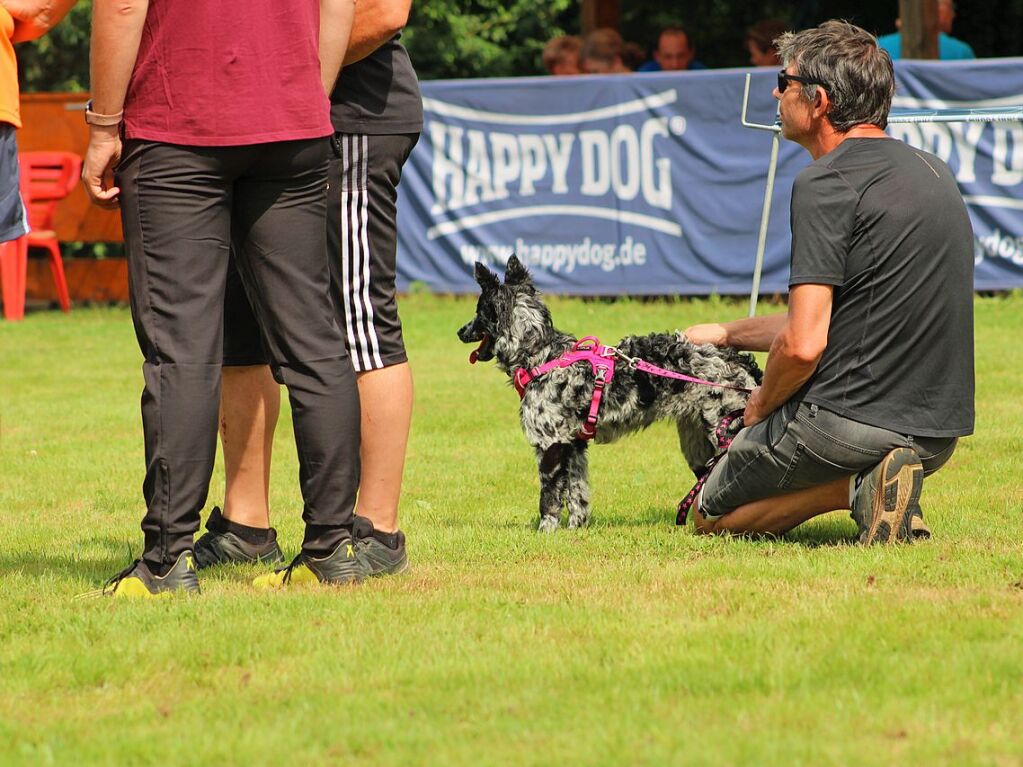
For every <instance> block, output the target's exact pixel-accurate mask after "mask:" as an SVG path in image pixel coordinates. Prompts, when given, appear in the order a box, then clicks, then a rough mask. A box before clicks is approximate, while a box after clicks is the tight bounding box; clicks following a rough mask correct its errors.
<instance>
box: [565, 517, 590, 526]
mask: <svg viewBox="0 0 1023 767" xmlns="http://www.w3.org/2000/svg"><path fill="white" fill-rule="evenodd" d="M589 524H590V515H589V514H569V515H568V528H569V530H575V529H577V528H580V527H588V526H589Z"/></svg>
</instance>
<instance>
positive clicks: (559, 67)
mask: <svg viewBox="0 0 1023 767" xmlns="http://www.w3.org/2000/svg"><path fill="white" fill-rule="evenodd" d="M582 47H583V41H582V40H580V39H579V38H578V37H576V36H575V35H559V36H558V37H552V38H551V39H550V40H548V41H547V45H545V46H544V47H543V53H542V54H541V56H542V58H543V66H544V69H546V70H547V71H548V72H549V73H550V74H552V75H556V76H565V75H579V74H582V70H581V69H580V68H579V51H580V50H581V49H582Z"/></svg>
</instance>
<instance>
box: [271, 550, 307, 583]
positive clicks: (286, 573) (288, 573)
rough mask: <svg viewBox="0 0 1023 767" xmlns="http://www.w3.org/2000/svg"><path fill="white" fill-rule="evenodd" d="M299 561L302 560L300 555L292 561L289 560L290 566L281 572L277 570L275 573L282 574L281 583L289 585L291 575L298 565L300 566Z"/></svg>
mask: <svg viewBox="0 0 1023 767" xmlns="http://www.w3.org/2000/svg"><path fill="white" fill-rule="evenodd" d="M301 560H302V555H301V554H299V555H298V556H296V557H295V558H294V559H293V560H291V564H289V565H288V566H287V567H285V568H283V569H282V570H278V571H277V572H279V573H280V572H283V573H284V578H283V579H282V581H281V582H282V583H285V584H287V583H291V573H292V572H293V571H294V570H295V568H296V567H297V566H298V565H300V564H302V562H301Z"/></svg>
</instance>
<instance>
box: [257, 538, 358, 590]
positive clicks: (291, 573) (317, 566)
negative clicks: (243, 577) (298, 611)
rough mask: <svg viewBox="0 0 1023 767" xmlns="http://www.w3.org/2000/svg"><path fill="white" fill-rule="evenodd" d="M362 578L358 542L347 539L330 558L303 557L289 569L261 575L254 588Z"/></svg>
mask: <svg viewBox="0 0 1023 767" xmlns="http://www.w3.org/2000/svg"><path fill="white" fill-rule="evenodd" d="M362 578H363V574H362V568H361V567H359V563H358V561H357V560H356V558H355V543H354V542H353V541H352V539H351V538H349V537H345V538H344V539H343V540H342V541H341V543H339V544H338V546H337V548H336V549H334V552H333V553H332V554H330V555H329V556H326V557H323V558H322V559H317V558H316V557H310V556H308V555H306V554H299V555H298V556H297V557H295V558H294V559H293V560H291V564H290V565H288V566H287V567H284V568H281V569H280V570H275V571H274V572H272V573H267V574H266V575H260V576H259V577H258V578H256V579H255V580H254V581H252V585H253V586H255V587H256V588H257V589H281V588H285V587H287V586H298V585H301V584H303V583H327V584H330V585H342V584H346V583H358V582H359V581H361V580H362Z"/></svg>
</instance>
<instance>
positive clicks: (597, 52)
mask: <svg viewBox="0 0 1023 767" xmlns="http://www.w3.org/2000/svg"><path fill="white" fill-rule="evenodd" d="M579 64H580V67H581V68H582V71H583V72H585V73H586V74H589V75H615V74H623V73H627V72H631V71H632V70H631V69H629V68H628V67H627V66H626V65H625V41H624V40H622V36H621V35H620V34H618V32H616V31H615V30H613V29H610V28H604V29H595V30H593V31H592V32H590V33H589V34H588V35H586V38H585V39H584V40H583V47H582V50H581V51H580V52H579Z"/></svg>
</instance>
